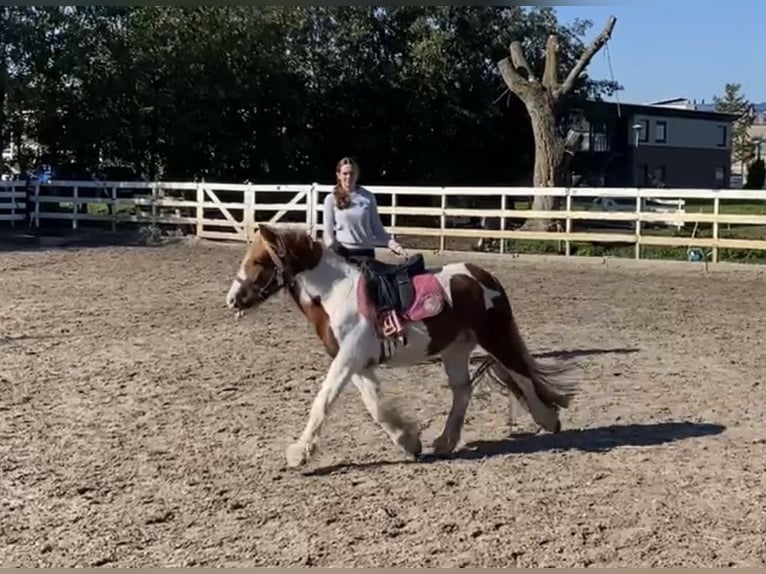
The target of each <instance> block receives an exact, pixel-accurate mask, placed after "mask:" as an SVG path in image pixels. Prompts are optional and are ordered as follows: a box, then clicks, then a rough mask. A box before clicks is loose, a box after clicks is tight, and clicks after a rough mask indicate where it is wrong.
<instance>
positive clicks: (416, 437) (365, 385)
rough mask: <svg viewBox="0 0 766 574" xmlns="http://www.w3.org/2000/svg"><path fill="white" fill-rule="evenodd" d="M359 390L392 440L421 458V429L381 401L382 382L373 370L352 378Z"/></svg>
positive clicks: (368, 407) (367, 370) (363, 399)
mask: <svg viewBox="0 0 766 574" xmlns="http://www.w3.org/2000/svg"><path fill="white" fill-rule="evenodd" d="M352 380H353V381H354V384H355V385H356V387H357V389H359V394H360V395H361V396H362V402H363V403H364V405H365V406H366V407H367V410H368V411H369V413H370V416H372V419H373V420H374V421H375V422H376V423H378V424H379V425H380V426H381V427H382V428H383V430H384V431H386V433H387V434H388V436H389V437H391V440H392V441H393V442H394V444H396V445H397V446H399V447H400V448H402V449H403V450H404V451H405V452H407V453H409V454H410V455H412V456H413V457H415V458H417V457H418V456H420V453H421V451H422V450H423V447H422V445H421V443H420V428H419V427H418V425H417V424H416V423H415V422H414V421H407V420H405V419H404V417H402V416H401V415H400V414H399V413H398V412H397V410H396V409H394V408H392V407H391V406H390V405H386V404H384V403H383V402H382V401H381V400H380V394H379V389H380V381H379V380H378V378H377V376H376V375H375V373H373V371H372V369H366V370H364V371H362V372H360V373H359V374H356V375H354V376H353V377H352Z"/></svg>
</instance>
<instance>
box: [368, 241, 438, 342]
mask: <svg viewBox="0 0 766 574" xmlns="http://www.w3.org/2000/svg"><path fill="white" fill-rule="evenodd" d="M361 269H362V280H361V281H360V282H359V291H358V293H357V296H358V300H359V308H360V312H361V313H362V315H364V316H365V317H367V318H368V319H370V320H372V321H373V322H374V323H375V324H376V327H377V329H378V332H379V333H380V334H382V335H383V337H384V338H386V339H388V340H396V341H397V342H398V343H400V344H404V345H406V344H407V341H406V339H405V338H404V336H403V334H402V333H403V330H404V329H403V325H402V323H406V322H407V321H418V320H422V319H425V318H428V317H432V316H434V315H436V314H438V313H439V312H441V310H442V308H443V306H444V292H443V289H442V287H441V284H440V283H439V281H438V280H437V279H436V277H435V276H434V275H433V274H432V273H431V272H429V270H428V269H427V268H426V265H425V260H424V258H423V255H422V254H420V253H418V254H416V255H413V256H411V257H408V258H407V259H406V260H405V261H403V262H402V263H393V264H392V263H384V262H382V261H378V260H375V259H373V260H369V261H365V262H364V263H362V265H361Z"/></svg>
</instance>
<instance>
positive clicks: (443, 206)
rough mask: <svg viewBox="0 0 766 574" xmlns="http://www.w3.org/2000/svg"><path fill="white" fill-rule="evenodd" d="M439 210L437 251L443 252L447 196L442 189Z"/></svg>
mask: <svg viewBox="0 0 766 574" xmlns="http://www.w3.org/2000/svg"><path fill="white" fill-rule="evenodd" d="M432 205H433V204H432ZM441 209H442V213H441V216H439V251H444V246H445V243H446V238H445V237H444V232H445V231H446V228H447V215H446V214H445V213H444V212H445V210H446V209H447V194H446V193H444V188H443V187H442V198H441Z"/></svg>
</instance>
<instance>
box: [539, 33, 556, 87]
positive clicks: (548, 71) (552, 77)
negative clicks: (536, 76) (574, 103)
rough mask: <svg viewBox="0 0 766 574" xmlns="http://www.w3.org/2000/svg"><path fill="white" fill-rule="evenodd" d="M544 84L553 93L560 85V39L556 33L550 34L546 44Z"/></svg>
mask: <svg viewBox="0 0 766 574" xmlns="http://www.w3.org/2000/svg"><path fill="white" fill-rule="evenodd" d="M543 86H545V87H546V88H547V89H548V90H549V91H550V92H551V93H553V92H555V90H556V89H557V88H558V87H559V39H558V36H556V35H555V34H551V35H550V36H548V42H547V43H546V44H545V71H544V72H543Z"/></svg>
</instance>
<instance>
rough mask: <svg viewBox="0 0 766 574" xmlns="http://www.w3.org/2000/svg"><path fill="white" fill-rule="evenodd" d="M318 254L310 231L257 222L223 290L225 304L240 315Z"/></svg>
mask: <svg viewBox="0 0 766 574" xmlns="http://www.w3.org/2000/svg"><path fill="white" fill-rule="evenodd" d="M319 257H321V246H320V244H319V243H317V242H315V241H313V240H312V239H311V237H310V236H309V235H307V234H305V233H296V232H290V231H278V230H276V229H273V228H271V227H268V226H266V225H260V226H259V227H258V230H257V231H256V233H255V234H254V236H253V241H252V242H251V243H250V245H249V246H248V248H247V251H246V252H245V256H244V258H243V259H242V263H241V264H240V266H239V270H238V272H237V275H236V277H235V278H234V281H233V282H232V284H231V287H230V288H229V292H228V293H227V294H226V305H227V306H228V307H229V309H234V310H236V311H237V314H238V315H241V314H242V313H244V311H246V310H247V309H250V308H253V307H256V306H258V305H260V304H261V303H263V302H264V301H266V300H267V299H268V298H269V297H271V296H272V295H274V294H275V293H276V292H277V291H279V290H280V289H282V288H283V287H285V286H288V287H290V286H292V284H293V281H294V280H295V276H296V275H297V274H298V273H300V272H301V271H303V270H305V269H308V268H310V267H313V266H315V265H316V264H317V263H318V260H319Z"/></svg>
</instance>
